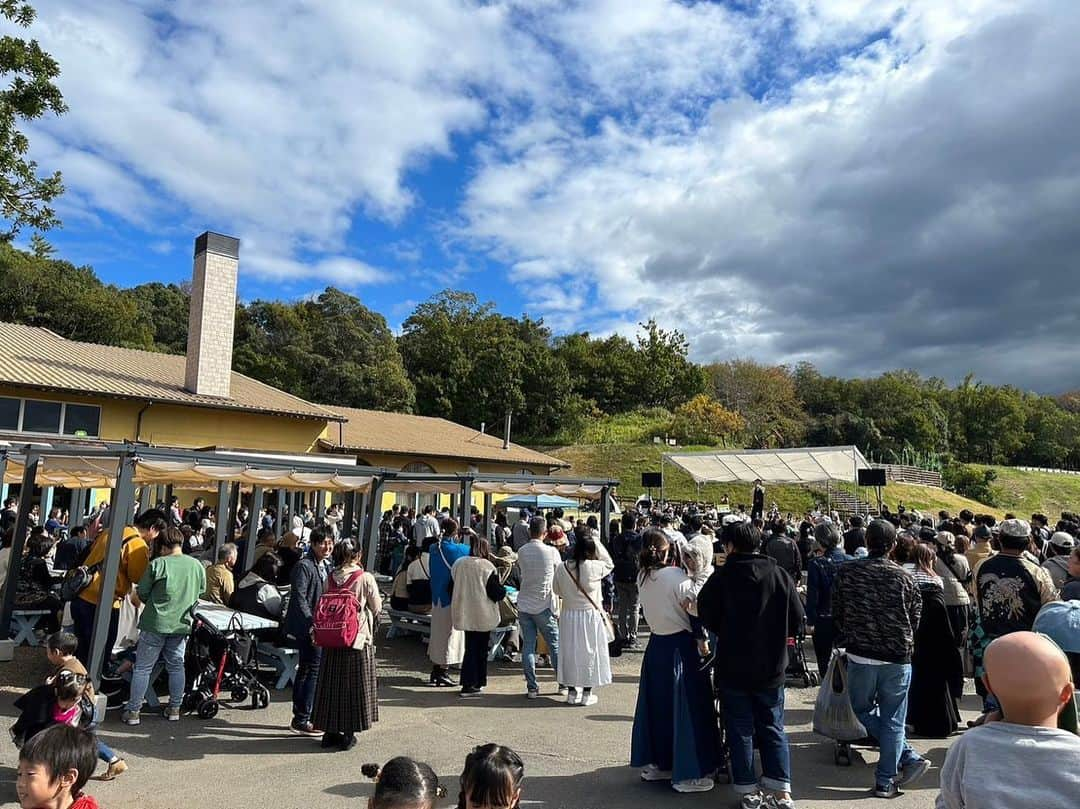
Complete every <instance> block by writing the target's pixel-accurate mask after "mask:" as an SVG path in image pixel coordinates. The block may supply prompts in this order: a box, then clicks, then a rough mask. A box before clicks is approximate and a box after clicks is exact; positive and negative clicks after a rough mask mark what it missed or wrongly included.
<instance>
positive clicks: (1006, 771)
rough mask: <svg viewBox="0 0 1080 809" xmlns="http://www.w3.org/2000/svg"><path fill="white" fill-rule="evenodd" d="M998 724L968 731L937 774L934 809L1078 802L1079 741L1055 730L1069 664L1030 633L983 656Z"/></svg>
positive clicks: (1061, 806) (1060, 806) (1056, 808)
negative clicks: (998, 712)
mask: <svg viewBox="0 0 1080 809" xmlns="http://www.w3.org/2000/svg"><path fill="white" fill-rule="evenodd" d="M983 665H984V667H985V668H986V675H985V683H986V687H987V689H988V690H989V691H990V693H992V694H993V695H994V696H995V697H997V700H998V702H1000V703H1001V712H1002V718H1001V720H1000V721H993V720H992V721H988V722H986V724H984V725H981V726H979V727H976V728H973V729H971V730H969V731H967V732H966V733H965V734H964V735H963V736H962V737H960V739H958V740H957V741H956V743H955V744H954V745H953V746H952V748H951V749H950V750H949V753H948V755H947V756H946V757H945V764H944V765H943V766H942V768H941V794H940V795H938V799H937V809H996V807H1001V808H1002V809H1005V807H1013V806H1032V807H1039V809H1070V807H1075V806H1076V805H1077V800H1078V797H1080V736H1076V735H1075V734H1073V733H1070V732H1069V731H1067V730H1060V729H1058V714H1060V713H1061V711H1062V709H1063V708H1064V707H1065V706H1066V705H1068V704H1069V702H1070V701H1071V700H1072V699H1073V683H1072V677H1071V672H1070V670H1069V661H1068V659H1067V658H1066V656H1065V653H1064V652H1062V651H1061V649H1059V648H1058V647H1057V646H1056V645H1055V644H1054V643H1053V642H1052V641H1051V640H1050V639H1049V638H1047V637H1045V636H1043V635H1038V634H1035V633H1034V632H1013V633H1011V634H1009V635H1004V636H1002V637H1000V638H998V639H997V640H995V641H994V642H993V643H991V644H990V645H989V646H988V647H987V648H986V653H985V655H984V657H983Z"/></svg>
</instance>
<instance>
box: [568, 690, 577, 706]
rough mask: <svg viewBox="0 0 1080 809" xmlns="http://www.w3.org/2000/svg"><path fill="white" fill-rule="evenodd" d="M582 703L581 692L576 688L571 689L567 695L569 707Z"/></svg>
mask: <svg viewBox="0 0 1080 809" xmlns="http://www.w3.org/2000/svg"><path fill="white" fill-rule="evenodd" d="M580 701H581V692H580V691H578V690H577V689H576V688H571V689H570V690H569V691H568V692H567V694H566V704H567V705H577V704H578V703H580Z"/></svg>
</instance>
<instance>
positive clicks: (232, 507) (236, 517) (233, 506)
mask: <svg viewBox="0 0 1080 809" xmlns="http://www.w3.org/2000/svg"><path fill="white" fill-rule="evenodd" d="M240 497H241V495H240V482H239V481H237V482H236V483H234V484H233V485H232V487H231V488H230V491H229V525H228V528H227V530H228V534H227V535H226V537H225V541H226V542H235V541H236V528H237V523H238V522H239V521H240ZM214 562H215V563H216V562H217V559H215V560H214Z"/></svg>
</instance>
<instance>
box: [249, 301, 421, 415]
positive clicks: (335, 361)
mask: <svg viewBox="0 0 1080 809" xmlns="http://www.w3.org/2000/svg"><path fill="white" fill-rule="evenodd" d="M233 367H234V368H235V369H236V370H237V371H239V372H241V373H244V374H247V375H249V376H252V377H254V378H255V379H258V380H260V381H262V382H265V383H266V384H268V385H273V386H274V387H277V388H281V389H282V390H287V391H289V392H290V393H293V394H295V395H297V396H300V397H302V398H304V399H308V400H309V401H314V402H324V403H327V404H340V405H346V406H349V407H364V408H372V409H375V410H395V411H404V412H408V411H410V410H411V409H412V407H413V404H414V392H413V387H412V384H411V383H410V382H409V380H408V378H407V377H406V375H405V369H404V367H403V365H402V362H401V355H400V353H399V352H398V348H397V344H396V342H395V341H394V336H393V334H392V333H391V332H390V329H389V327H388V326H387V325H386V319H385V318H383V316H382V315H380V314H377V313H375V312H372V311H371V310H370V309H368V308H367V307H365V306H364V305H363V304H361V303H360V301H359V300H358V299H357V298H355V297H353V296H352V295H348V294H346V293H344V292H342V291H340V290H338V289H334V288H333V287H327V289H326V290H325V291H324V292H323V293H322V294H321V295H319V297H318V298H316V299H315V300H313V301H301V302H298V303H292V304H288V303H280V302H277V301H253V302H252V303H251V304H250V305H248V306H241V307H239V308H238V310H237V321H236V336H235V345H234V348H233Z"/></svg>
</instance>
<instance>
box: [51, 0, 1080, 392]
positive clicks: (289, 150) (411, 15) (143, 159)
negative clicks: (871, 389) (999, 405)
mask: <svg viewBox="0 0 1080 809" xmlns="http://www.w3.org/2000/svg"><path fill="white" fill-rule="evenodd" d="M35 6H36V8H37V10H38V20H37V21H36V22H35V23H34V26H33V28H32V35H33V36H35V37H36V38H37V39H38V40H39V41H40V42H41V43H42V45H43V46H44V47H45V48H46V49H47V50H48V51H49V52H51V53H52V54H53V55H54V56H55V57H56V58H57V59H58V61H59V63H60V66H61V69H62V71H63V73H62V75H61V77H60V80H59V84H60V87H61V89H62V91H63V93H64V96H65V98H66V100H67V103H68V105H69V108H70V110H69V112H68V113H67V114H66V115H64V116H62V117H60V118H55V119H50V120H42V121H40V122H35V124H34V125H33V126H32V127H31V131H30V134H31V139H32V152H33V156H34V157H35V159H37V160H38V162H39V164H40V165H41V167H42V168H43V169H49V170H52V169H54V168H59V169H60V170H61V171H62V172H63V175H64V180H65V184H66V186H67V193H66V194H65V196H64V197H63V198H62V200H61V201H60V204H59V205H58V212H59V214H60V216H61V218H62V219H63V222H64V226H63V228H62V229H61V230H59V231H55V232H53V233H50V234H49V238H50V240H51V241H52V242H53V243H54V244H55V245H56V247H57V248H58V253H59V254H60V255H61V256H62V257H64V258H67V259H69V260H71V261H74V262H76V263H79V264H84V263H85V264H90V265H92V266H93V267H94V268H95V269H96V270H97V272H98V274H99V275H100V276H101V277H102V278H104V279H105V280H106V281H109V282H112V283H117V284H120V285H132V284H137V283H143V282H148V281H154V280H160V281H173V282H180V281H183V280H186V279H188V278H189V277H190V274H191V250H192V244H193V240H194V238H195V236H196V235H198V234H199V233H201V232H202V231H204V230H207V229H209V230H215V231H218V232H223V233H227V234H229V235H235V236H238V237H239V238H240V239H241V259H240V264H241V276H240V295H241V297H242V298H243V299H245V300H250V299H253V298H277V299H296V298H301V297H305V296H310V295H312V294H317V293H318V292H319V291H321V290H322V289H323V288H324V287H326V286H327V285H334V286H337V287H339V288H342V289H345V290H347V291H349V292H350V293H353V294H355V295H357V296H358V297H359V298H360V299H361V300H363V301H364V303H365V304H366V305H368V306H369V307H371V308H373V309H375V310H377V311H379V312H381V313H382V314H383V315H385V316H386V318H387V320H388V322H389V323H390V325H391V326H392V327H394V328H395V329H396V328H399V327H400V324H401V322H402V320H403V319H404V318H405V317H407V316H408V314H409V312H410V311H412V309H413V307H414V306H415V305H416V303H417V302H419V301H422V300H425V299H427V298H429V297H430V296H432V295H433V294H436V293H437V292H439V291H440V290H442V289H445V288H455V289H466V290H470V291H472V292H474V293H476V295H477V296H478V297H479V298H480V299H481V300H490V301H493V302H494V303H495V304H496V306H497V307H498V309H499V310H501V311H504V312H506V313H508V314H513V315H519V314H521V313H528V314H529V315H531V316H533V317H543V318H544V320H545V322H546V323H547V324H548V325H549V326H551V328H552V329H553V330H554V331H555V332H556V333H564V332H568V331H578V330H584V331H589V332H590V333H592V334H595V335H607V334H610V333H615V332H617V333H622V334H626V335H631V334H633V333H634V332H635V330H636V324H638V323H639V322H641V321H643V320H645V319H647V318H650V317H651V318H655V319H656V320H657V321H658V322H659V323H660V324H661V325H662V326H665V327H668V328H678V329H680V330H682V331H683V332H684V333H685V334H686V335H687V337H688V338H689V340H690V344H691V352H692V357H693V359H695V360H698V361H702V362H709V361H716V360H725V359H731V358H736V357H740V358H750V359H754V360H757V361H759V362H766V363H774V362H776V363H796V362H799V361H803V360H809V361H811V362H813V363H815V364H816V365H817V366H818V367H819V368H820V369H821V370H823V371H824V372H827V373H833V374H840V375H844V376H853V375H870V374H876V373H880V372H882V371H884V370H888V369H892V368H914V369H916V370H918V371H920V372H922V373H923V374H927V375H938V376H942V377H944V378H946V379H947V380H949V381H956V380H958V379H960V378H962V377H963V376H964V375H965V374H967V373H968V372H972V373H974V374H975V375H976V376H977V377H979V378H981V379H984V380H986V381H988V382H993V383H998V384H1000V383H1012V384H1017V385H1020V386H1022V387H1025V388H1030V389H1035V390H1039V391H1045V392H1058V391H1063V390H1067V389H1070V388H1076V387H1080V362H1078V360H1080V351H1078V349H1077V345H1078V341H1077V339H1076V335H1077V331H1078V327H1080V317H1078V313H1080V283H1078V279H1080V226H1078V223H1080V216H1078V215H1080V137H1078V132H1080V93H1078V92H1077V87H1080V59H1078V58H1076V53H1075V51H1076V42H1077V41H1080V3H1077V2H1076V0H926V1H925V2H924V1H923V0H908V1H907V2H897V1H896V0H729V1H728V2H692V1H691V0H683V1H681V2H678V1H676V0H633V2H626V0H593V2H584V1H582V2H562V1H560V0H488V2H467V1H466V0H382V2H375V0H340V1H338V0H319V2H314V1H313V0H307V1H302V0H279V2H275V3H273V4H268V3H265V2H264V1H263V0H228V2H219V3H205V2H199V1H198V0H173V1H171V2H164V1H161V0H140V1H139V2H124V1H123V0H36V2H35ZM271 7H272V8H273V13H271V12H270V11H269V9H270V8H271Z"/></svg>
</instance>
